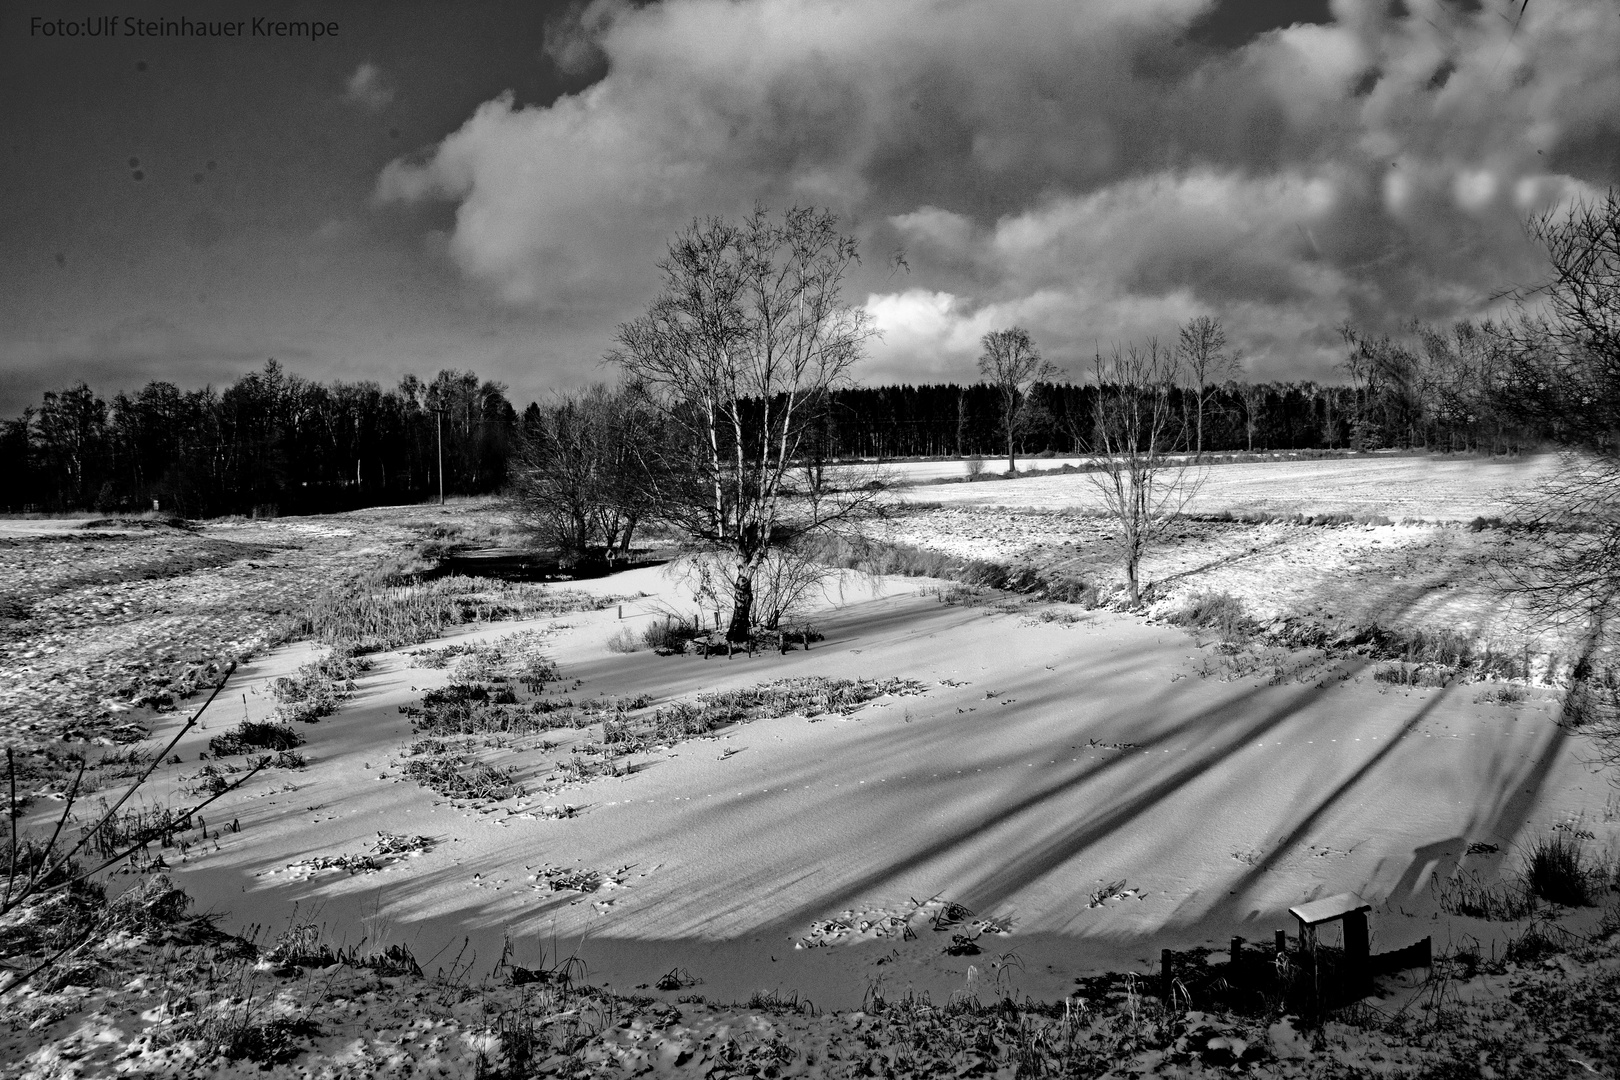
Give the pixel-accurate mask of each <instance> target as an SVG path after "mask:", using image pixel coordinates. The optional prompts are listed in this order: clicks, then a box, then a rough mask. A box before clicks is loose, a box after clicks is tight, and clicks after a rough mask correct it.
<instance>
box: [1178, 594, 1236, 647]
mask: <svg viewBox="0 0 1620 1080" xmlns="http://www.w3.org/2000/svg"><path fill="white" fill-rule="evenodd" d="M1168 621H1169V622H1171V623H1174V624H1175V625H1177V626H1185V627H1189V628H1192V629H1196V630H1213V631H1214V632H1215V633H1217V634H1219V635H1220V638H1221V640H1222V641H1246V640H1248V639H1249V638H1250V637H1252V636H1253V635H1254V633H1255V625H1254V620H1253V619H1251V618H1249V613H1248V612H1247V611H1245V610H1244V608H1243V601H1241V600H1239V599H1238V598H1237V597H1235V596H1233V595H1232V594H1231V593H1227V592H1215V591H1212V590H1205V591H1203V592H1196V593H1193V594H1192V596H1190V597H1188V598H1187V602H1186V604H1185V605H1184V606H1183V607H1182V609H1181V610H1180V611H1177V612H1175V613H1173V614H1171V615H1170V616H1169V617H1168Z"/></svg>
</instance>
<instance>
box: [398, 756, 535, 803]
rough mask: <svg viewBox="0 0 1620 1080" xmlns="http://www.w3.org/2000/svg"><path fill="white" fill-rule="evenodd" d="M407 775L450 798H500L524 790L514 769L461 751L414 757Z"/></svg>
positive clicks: (409, 762) (407, 765)
mask: <svg viewBox="0 0 1620 1080" xmlns="http://www.w3.org/2000/svg"><path fill="white" fill-rule="evenodd" d="M405 775H407V776H409V777H410V778H411V779H412V780H415V781H416V782H417V783H419V784H421V785H422V786H423V787H426V788H431V789H432V790H434V791H436V792H438V793H439V794H440V795H443V796H444V797H445V798H447V799H465V800H469V801H471V800H500V799H507V798H511V797H512V796H514V795H522V794H523V788H522V787H521V786H519V784H518V782H517V779H516V776H517V771H516V770H515V769H503V768H500V767H499V766H495V765H489V764H487V763H485V762H474V761H471V760H470V759H468V758H467V757H465V756H463V755H461V754H450V753H439V754H432V755H429V756H426V757H418V758H412V759H411V760H410V761H408V762H406V763H405Z"/></svg>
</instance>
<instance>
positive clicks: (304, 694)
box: [270, 653, 371, 724]
mask: <svg viewBox="0 0 1620 1080" xmlns="http://www.w3.org/2000/svg"><path fill="white" fill-rule="evenodd" d="M370 670H371V661H370V660H367V659H365V658H364V657H358V656H344V655H339V654H336V653H334V654H333V655H331V656H325V657H322V658H321V659H319V660H312V661H310V662H309V663H307V664H305V665H303V666H302V667H300V668H299V669H298V672H297V673H296V674H294V675H291V676H285V675H284V676H282V677H281V678H279V679H276V680H275V681H274V682H272V683H271V684H270V693H271V694H272V695H274V696H275V699H276V701H278V702H279V703H280V704H279V705H278V706H277V707H276V714H277V715H278V716H280V717H281V718H282V719H283V720H297V721H300V722H302V723H305V724H313V723H314V722H315V721H317V720H319V719H320V718H321V717H323V716H331V715H332V714H333V713H335V712H337V710H338V706H340V705H342V704H343V702H344V700H345V699H346V698H347V697H348V696H349V695H350V694H351V693H353V692H354V689H355V685H354V680H355V679H356V678H357V677H358V676H360V675H361V674H363V673H365V672H367V671H370Z"/></svg>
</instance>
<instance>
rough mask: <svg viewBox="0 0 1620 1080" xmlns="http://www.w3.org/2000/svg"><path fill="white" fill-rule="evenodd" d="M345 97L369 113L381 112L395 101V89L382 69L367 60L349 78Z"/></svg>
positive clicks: (345, 87)
mask: <svg viewBox="0 0 1620 1080" xmlns="http://www.w3.org/2000/svg"><path fill="white" fill-rule="evenodd" d="M343 96H344V98H345V99H346V100H347V101H348V102H349V103H350V104H352V105H358V106H360V107H361V108H362V109H365V110H367V111H369V112H380V111H382V110H383V109H385V108H387V107H388V105H389V103H390V102H392V101H393V100H394V88H393V87H392V86H390V85H389V84H388V81H387V80H386V79H385V78H384V77H383V73H382V69H381V68H379V67H378V66H377V65H376V64H373V63H372V62H371V61H369V60H367V61H365V62H364V63H362V64H361V65H360V66H359V67H357V68H355V69H354V74H353V75H350V76H349V81H348V82H347V83H346V84H345V85H344V92H343Z"/></svg>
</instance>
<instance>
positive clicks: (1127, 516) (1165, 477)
mask: <svg viewBox="0 0 1620 1080" xmlns="http://www.w3.org/2000/svg"><path fill="white" fill-rule="evenodd" d="M1179 368H1180V365H1179V363H1178V361H1177V358H1176V355H1175V354H1174V353H1173V352H1171V351H1170V350H1167V349H1163V348H1160V346H1159V343H1158V341H1157V340H1155V339H1152V338H1150V339H1149V340H1148V342H1147V344H1146V345H1143V346H1137V345H1129V346H1126V347H1125V348H1123V349H1121V348H1120V347H1118V346H1115V347H1114V349H1113V351H1112V352H1110V353H1109V355H1108V356H1107V357H1106V358H1105V357H1104V356H1103V355H1102V354H1101V353H1098V354H1097V356H1096V361H1095V363H1094V365H1093V374H1094V376H1095V378H1096V380H1097V397H1096V405H1095V411H1094V415H1093V422H1092V439H1091V441H1092V445H1093V447H1094V448H1095V449H1096V452H1097V463H1096V468H1095V469H1094V470H1093V471H1092V472H1090V473H1088V474H1087V477H1088V479H1090V481H1091V483H1092V484H1093V485H1094V486H1095V487H1096V488H1097V490H1098V492H1099V493H1101V495H1102V498H1103V505H1104V506H1105V507H1106V509H1107V511H1108V514H1109V516H1110V517H1112V518H1113V519H1114V523H1115V524H1116V525H1117V526H1118V528H1119V537H1118V540H1117V544H1118V549H1119V553H1120V557H1121V560H1122V562H1123V563H1124V570H1125V587H1126V590H1127V592H1128V594H1129V597H1130V602H1131V604H1132V605H1133V606H1134V605H1136V604H1139V603H1141V600H1142V586H1141V581H1140V574H1141V565H1142V556H1143V555H1144V554H1145V553H1146V552H1147V550H1148V548H1149V547H1150V546H1151V545H1152V543H1153V541H1154V540H1155V539H1156V538H1157V537H1158V536H1159V535H1160V534H1161V533H1162V532H1163V531H1164V527H1165V525H1166V524H1168V523H1169V521H1170V520H1171V519H1172V518H1174V517H1175V516H1176V515H1178V514H1180V513H1181V511H1182V510H1183V509H1184V508H1185V507H1186V505H1187V502H1188V500H1190V499H1191V498H1192V497H1193V495H1195V494H1196V493H1197V491H1198V487H1199V485H1200V484H1201V483H1202V481H1203V473H1202V472H1201V471H1199V470H1198V469H1197V468H1196V467H1194V466H1192V465H1190V463H1189V462H1188V460H1187V458H1186V457H1185V456H1180V457H1177V456H1175V452H1176V451H1177V450H1184V449H1185V448H1186V425H1185V423H1183V422H1182V420H1181V418H1180V417H1179V416H1178V415H1177V411H1176V409H1174V408H1173V407H1172V405H1171V402H1170V397H1171V391H1172V390H1173V389H1174V388H1175V385H1176V380H1177V378H1178V375H1179Z"/></svg>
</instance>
